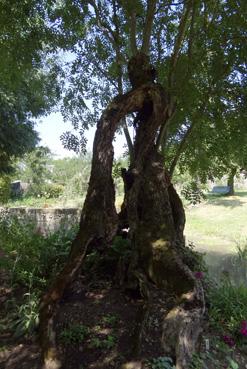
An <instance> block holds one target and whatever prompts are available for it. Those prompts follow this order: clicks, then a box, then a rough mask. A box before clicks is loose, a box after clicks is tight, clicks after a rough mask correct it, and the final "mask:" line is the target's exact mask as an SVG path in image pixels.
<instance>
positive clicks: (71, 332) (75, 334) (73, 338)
mask: <svg viewBox="0 0 247 369" xmlns="http://www.w3.org/2000/svg"><path fill="white" fill-rule="evenodd" d="M88 334H89V329H88V327H86V326H84V325H79V324H73V325H70V326H69V327H67V328H65V329H64V330H63V331H62V332H61V334H60V340H61V341H62V342H63V343H64V344H66V345H69V344H75V343H80V342H83V341H84V339H85V338H86V337H87V336H88Z"/></svg>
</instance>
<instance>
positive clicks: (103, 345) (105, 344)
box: [90, 334, 117, 350]
mask: <svg viewBox="0 0 247 369" xmlns="http://www.w3.org/2000/svg"><path fill="white" fill-rule="evenodd" d="M116 341H117V339H116V337H115V336H114V335H111V334H109V335H107V336H106V338H99V337H94V338H92V339H91V341H90V346H91V347H92V348H97V349H102V350H104V349H107V350H109V349H111V348H113V347H114V346H115V345H116Z"/></svg>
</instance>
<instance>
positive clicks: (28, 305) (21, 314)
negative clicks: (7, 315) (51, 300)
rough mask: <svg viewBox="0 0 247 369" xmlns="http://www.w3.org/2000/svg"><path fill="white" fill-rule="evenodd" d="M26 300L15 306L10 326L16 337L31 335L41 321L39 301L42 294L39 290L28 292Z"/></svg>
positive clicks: (25, 296) (14, 303) (25, 295)
mask: <svg viewBox="0 0 247 369" xmlns="http://www.w3.org/2000/svg"><path fill="white" fill-rule="evenodd" d="M23 297H24V300H23V301H22V303H21V305H19V306H18V305H16V302H15V301H14V302H13V301H12V304H13V306H14V312H13V313H12V314H13V322H12V324H11V326H10V328H11V329H12V330H14V335H15V336H16V337H19V336H22V335H30V334H31V333H32V332H33V330H34V329H35V328H37V326H38V323H39V302H40V298H39V297H40V296H39V294H38V293H37V292H28V293H25V294H24V296H23Z"/></svg>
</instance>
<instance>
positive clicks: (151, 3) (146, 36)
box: [141, 0, 157, 54]
mask: <svg viewBox="0 0 247 369" xmlns="http://www.w3.org/2000/svg"><path fill="white" fill-rule="evenodd" d="M156 3H157V0H148V4H147V14H146V19H145V25H144V30H143V38H142V47H141V51H142V52H143V53H144V54H149V45H150V38H151V33H152V26H153V20H154V14H155V8H156Z"/></svg>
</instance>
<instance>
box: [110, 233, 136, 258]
mask: <svg viewBox="0 0 247 369" xmlns="http://www.w3.org/2000/svg"><path fill="white" fill-rule="evenodd" d="M110 253H111V254H112V256H113V257H116V258H119V257H120V256H125V257H128V256H130V253H131V242H130V240H129V239H128V238H123V237H121V236H116V237H115V238H114V240H113V244H112V246H111V248H110Z"/></svg>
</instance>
